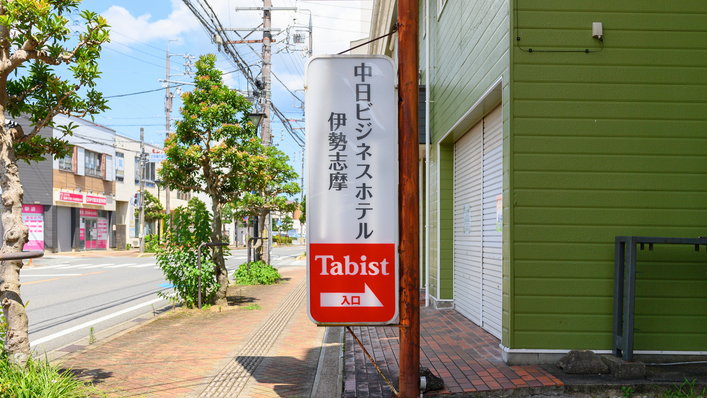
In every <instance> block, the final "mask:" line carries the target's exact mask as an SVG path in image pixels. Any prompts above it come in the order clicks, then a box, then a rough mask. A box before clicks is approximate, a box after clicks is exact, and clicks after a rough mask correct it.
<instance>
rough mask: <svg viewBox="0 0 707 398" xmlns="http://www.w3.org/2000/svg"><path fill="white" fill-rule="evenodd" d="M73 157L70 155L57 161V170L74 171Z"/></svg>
mask: <svg viewBox="0 0 707 398" xmlns="http://www.w3.org/2000/svg"><path fill="white" fill-rule="evenodd" d="M73 160H74V155H73V154H72V153H70V154H68V155H66V156H64V157H63V158H61V159H59V170H65V171H74V165H73V163H74V162H73Z"/></svg>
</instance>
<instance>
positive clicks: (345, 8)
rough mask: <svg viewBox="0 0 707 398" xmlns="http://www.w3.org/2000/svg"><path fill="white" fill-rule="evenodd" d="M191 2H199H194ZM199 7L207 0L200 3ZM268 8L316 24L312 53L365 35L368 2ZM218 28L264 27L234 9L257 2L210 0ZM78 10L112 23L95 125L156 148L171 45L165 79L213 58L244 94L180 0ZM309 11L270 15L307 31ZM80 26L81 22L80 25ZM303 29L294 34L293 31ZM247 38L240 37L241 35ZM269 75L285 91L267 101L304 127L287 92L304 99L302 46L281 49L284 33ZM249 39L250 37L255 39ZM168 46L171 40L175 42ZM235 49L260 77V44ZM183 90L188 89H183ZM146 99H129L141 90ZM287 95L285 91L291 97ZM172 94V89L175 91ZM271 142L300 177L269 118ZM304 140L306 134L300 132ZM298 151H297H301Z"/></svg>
mask: <svg viewBox="0 0 707 398" xmlns="http://www.w3.org/2000/svg"><path fill="white" fill-rule="evenodd" d="M192 1H193V2H194V3H196V2H197V0H192ZM201 1H202V2H203V1H204V0H201ZM272 2H273V7H298V8H299V9H300V10H303V9H306V10H309V11H310V12H311V14H312V24H313V27H314V28H313V31H314V33H313V35H312V39H313V43H314V44H313V54H314V55H318V54H332V53H338V52H340V51H343V50H346V49H348V48H349V47H350V41H352V40H358V39H361V38H363V37H366V36H368V29H369V20H370V13H371V6H372V2H373V1H372V0H320V1H311V0H272ZM208 4H209V5H210V6H211V7H212V8H213V9H214V11H215V12H216V14H217V15H218V18H219V20H220V21H221V24H222V26H224V27H232V28H252V27H257V26H258V25H259V24H260V23H262V12H261V11H245V10H241V11H236V7H262V5H263V2H262V0H208ZM80 9H87V10H90V11H94V12H97V13H99V14H101V15H102V16H104V17H105V18H106V19H107V21H108V24H109V25H111V42H110V43H109V44H106V45H104V47H103V51H102V55H101V60H100V63H99V68H100V70H101V72H102V77H101V79H100V81H99V82H98V84H97V89H98V90H99V91H101V92H102V93H103V95H104V96H105V97H107V98H108V100H109V102H108V106H109V107H110V108H111V109H110V110H108V111H106V112H104V113H102V114H99V115H96V116H95V118H94V122H95V123H97V124H100V125H103V126H106V127H108V128H111V129H113V130H115V131H116V132H117V133H118V134H122V135H125V136H129V137H132V138H136V139H139V137H140V127H143V128H144V129H145V141H146V142H148V143H153V144H155V145H161V144H162V142H163V141H164V138H165V131H166V126H165V124H166V123H165V122H166V117H165V89H164V88H163V83H161V82H160V81H159V80H160V79H163V80H164V79H165V78H166V53H167V46H168V45H169V52H170V54H178V55H174V56H171V57H170V59H171V61H170V75H171V76H170V79H171V80H173V81H180V82H190V81H192V79H193V77H192V76H185V75H182V74H183V73H184V70H185V67H184V65H183V64H184V63H185V62H186V59H185V58H184V56H185V55H190V56H192V57H194V58H193V59H192V60H191V62H195V60H196V58H198V56H199V55H203V54H207V53H212V54H216V55H217V57H218V61H217V63H216V66H217V67H218V68H220V69H221V70H222V71H224V72H225V73H226V74H225V75H224V81H225V83H226V84H227V85H228V86H229V87H231V88H233V89H240V90H246V89H247V88H248V87H247V84H246V81H245V79H244V78H243V77H242V76H241V75H240V73H239V72H237V71H235V69H236V67H235V66H234V65H235V64H234V63H232V62H229V60H228V58H227V57H226V56H225V55H223V54H220V53H218V50H217V47H216V45H215V44H213V43H212V41H211V38H210V37H208V35H207V33H206V31H205V30H204V29H203V28H202V26H201V24H200V22H199V21H198V20H197V19H196V18H195V17H194V15H193V14H192V13H191V11H190V10H189V9H188V8H187V7H186V5H185V4H184V2H183V0H139V1H138V0H121V1H117V0H84V1H83V2H82V3H81V5H80ZM310 12H307V11H297V12H294V11H273V12H272V14H273V18H272V19H273V21H272V25H273V28H280V29H282V30H283V31H284V30H285V29H286V28H287V27H288V26H292V25H308V24H309V13H310ZM77 22H78V21H77ZM294 30H300V29H296V28H292V29H291V30H290V31H291V32H293V31H294ZM247 33H248V32H241V35H243V36H244V35H245V34H247ZM273 35H276V36H275V40H276V43H275V44H274V46H273V49H272V53H273V60H272V65H273V73H274V74H275V75H276V76H277V77H278V78H279V79H280V80H281V81H282V82H283V83H284V85H286V86H287V89H286V88H285V87H283V85H282V84H281V83H279V82H278V81H277V80H276V79H275V78H273V79H272V88H273V89H272V101H273V103H274V104H275V106H277V107H278V108H279V109H280V110H281V111H282V112H283V113H285V115H286V116H287V117H288V118H289V119H296V120H301V121H302V122H295V121H293V122H292V125H293V127H295V128H303V127H304V122H303V120H304V112H303V110H302V109H301V107H302V104H301V103H299V101H297V100H296V99H295V97H294V96H293V95H292V94H291V93H290V92H289V91H292V92H294V93H295V94H296V95H297V96H298V97H299V98H301V99H304V93H303V91H299V92H297V90H303V89H304V81H305V77H304V70H305V64H306V62H307V54H306V43H308V39H306V37H307V36H306V34H305V44H297V45H290V46H286V45H285V43H286V42H287V34H285V33H282V34H280V35H277V33H276V32H273ZM261 37H262V36H261V34H260V33H258V32H256V33H253V34H252V35H251V36H250V37H248V39H259V38H261ZM172 40H173V41H172ZM251 46H252V49H251V48H249V47H248V46H247V45H244V44H241V45H238V46H237V49H238V52H239V54H241V57H242V58H244V59H245V60H246V61H247V62H248V64H249V65H252V67H251V70H252V71H253V75H257V74H258V73H259V71H260V64H259V57H258V56H257V55H256V54H255V52H254V50H255V51H257V53H258V54H261V51H262V47H261V45H260V44H251ZM181 89H182V90H183V91H188V90H190V88H189V86H182V88H181ZM150 90H157V91H151V92H148V93H143V94H134V93H139V92H143V91H150ZM288 90H289V91H288ZM172 92H174V88H172ZM180 105H181V101H180V99H179V97H178V96H175V98H174V103H173V107H172V109H173V110H172V114H171V117H172V118H173V119H178V118H179V117H180V115H179V107H180ZM271 120H272V122H273V125H272V134H273V143H274V144H276V145H277V146H278V147H279V148H280V149H281V150H282V151H283V152H285V154H287V155H288V156H289V157H290V159H291V160H290V163H291V164H292V165H293V167H295V170H296V171H297V172H298V173H301V167H302V166H301V162H302V157H301V156H302V155H301V148H300V147H299V145H298V144H297V143H296V141H295V140H294V139H293V138H292V137H290V136H289V134H288V133H287V132H286V131H285V130H284V129H283V126H282V124H281V123H280V122H279V121H277V120H275V119H271ZM299 131H301V132H302V136H304V129H301V130H299ZM298 152H299V153H298Z"/></svg>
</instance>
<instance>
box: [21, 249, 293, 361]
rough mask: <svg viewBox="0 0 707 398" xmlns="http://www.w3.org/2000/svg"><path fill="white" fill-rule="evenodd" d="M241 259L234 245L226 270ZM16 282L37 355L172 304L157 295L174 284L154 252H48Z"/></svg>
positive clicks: (276, 258)
mask: <svg viewBox="0 0 707 398" xmlns="http://www.w3.org/2000/svg"><path fill="white" fill-rule="evenodd" d="M304 251H305V248H304V246H291V247H283V248H274V249H273V252H272V254H273V261H272V264H273V266H275V267H276V268H279V267H284V266H293V265H294V266H304V262H302V261H299V262H295V261H294V260H295V258H296V257H297V256H299V255H301V254H303V253H304ZM245 261H246V251H245V250H232V251H231V256H230V257H229V258H227V259H226V268H227V269H228V273H229V275H230V276H232V275H233V271H234V270H235V269H236V267H238V265H240V264H242V263H244V262H245ZM20 282H21V283H22V287H21V294H22V298H23V300H24V301H25V303H26V304H27V313H28V316H29V332H30V334H29V338H30V344H31V345H32V348H33V350H35V353H39V354H43V353H45V352H49V351H52V350H55V349H57V348H60V347H64V346H66V345H68V344H71V343H72V342H75V341H78V340H79V339H82V338H86V337H88V335H89V331H90V328H91V327H93V328H94V334H95V335H97V336H101V334H103V335H105V334H107V333H112V332H118V331H120V330H122V329H127V328H128V327H130V326H132V325H134V324H135V323H131V321H133V320H141V319H142V320H144V319H145V318H147V317H151V316H154V314H153V311H154V312H160V311H162V310H164V309H166V308H170V307H171V304H170V303H169V302H168V301H167V300H165V299H164V298H160V297H158V295H157V293H159V292H161V293H163V294H170V293H171V292H172V289H171V286H170V285H169V284H168V283H167V281H166V280H165V279H164V275H163V274H162V271H161V270H160V269H159V268H158V267H157V265H156V260H155V258H154V257H143V258H129V257H105V256H103V257H68V256H53V257H52V256H49V257H46V258H42V259H38V260H35V262H34V266H33V267H28V268H24V269H23V270H22V272H21V273H20ZM136 318H137V319H136Z"/></svg>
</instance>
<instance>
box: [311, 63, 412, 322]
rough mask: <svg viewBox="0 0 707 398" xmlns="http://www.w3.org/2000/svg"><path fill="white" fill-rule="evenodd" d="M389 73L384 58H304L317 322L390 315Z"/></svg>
mask: <svg viewBox="0 0 707 398" xmlns="http://www.w3.org/2000/svg"><path fill="white" fill-rule="evenodd" d="M395 78H396V68H395V67H394V65H393V61H392V60H391V59H390V58H388V57H384V56H321V57H315V58H312V59H311V60H310V61H309V63H308V64H307V71H306V80H307V82H306V87H305V89H306V100H305V101H306V104H307V111H306V112H307V113H306V122H305V123H306V137H307V138H306V153H307V190H306V192H307V230H308V231H307V236H308V239H307V283H308V289H307V306H308V309H309V317H310V319H312V321H313V322H315V323H317V324H351V325H362V324H368V325H375V324H391V323H395V322H397V319H398V250H397V248H398V131H397V129H398V123H397V113H398V108H397V98H398V97H397V93H396V81H395Z"/></svg>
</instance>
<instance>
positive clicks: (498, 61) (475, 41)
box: [420, 0, 511, 342]
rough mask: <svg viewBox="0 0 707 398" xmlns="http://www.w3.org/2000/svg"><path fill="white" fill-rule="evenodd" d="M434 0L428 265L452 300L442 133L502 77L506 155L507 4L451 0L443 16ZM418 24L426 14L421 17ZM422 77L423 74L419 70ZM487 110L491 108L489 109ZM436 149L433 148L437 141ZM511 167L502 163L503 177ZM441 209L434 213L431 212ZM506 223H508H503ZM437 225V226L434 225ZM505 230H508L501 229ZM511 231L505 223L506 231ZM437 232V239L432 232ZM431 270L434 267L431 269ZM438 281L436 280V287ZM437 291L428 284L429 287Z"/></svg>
mask: <svg viewBox="0 0 707 398" xmlns="http://www.w3.org/2000/svg"><path fill="white" fill-rule="evenodd" d="M436 3H437V2H436V1H431V2H430V8H431V10H430V11H431V16H432V18H431V19H430V37H429V38H425V37H423V36H422V35H421V36H420V37H421V38H422V41H421V44H420V49H421V51H423V50H424V42H425V40H430V44H431V51H432V53H431V55H430V64H431V66H432V68H431V72H430V86H431V96H432V98H431V100H432V101H433V102H432V104H431V106H430V109H431V116H430V119H431V120H430V123H431V124H430V125H431V129H432V140H431V142H432V143H433V145H432V148H433V152H432V155H431V160H432V161H433V162H435V164H439V166H438V169H439V173H436V171H435V170H434V169H433V170H432V173H431V177H430V179H431V181H430V183H431V188H432V194H431V200H430V204H431V207H432V208H431V215H432V216H433V223H435V222H436V220H437V219H439V225H436V224H435V225H434V231H433V232H432V233H431V238H432V239H431V242H430V250H431V251H432V252H434V256H433V258H432V259H431V266H436V261H437V259H439V270H437V269H436V267H435V270H434V271H433V270H432V268H433V267H431V269H430V279H431V280H432V279H433V278H434V279H435V283H439V289H440V296H439V297H437V298H439V299H446V300H449V299H453V298H454V292H453V286H454V278H453V254H454V251H453V250H454V245H453V223H452V218H453V209H454V203H453V200H454V199H453V198H454V191H453V189H454V188H453V187H454V170H453V167H454V158H453V156H454V138H453V137H451V136H448V137H447V139H445V140H444V141H442V138H443V137H444V136H445V135H446V134H447V133H448V132H449V130H450V129H451V128H452V127H453V126H454V125H455V123H457V122H458V121H460V120H461V119H462V118H463V117H464V115H465V114H466V113H467V112H468V111H469V110H470V109H471V108H472V107H473V106H474V104H475V103H477V101H479V100H480V99H481V98H482V97H483V95H484V93H486V92H487V90H489V89H490V88H491V87H492V86H493V84H494V83H495V82H496V81H498V79H499V78H501V77H502V78H503V91H504V94H503V98H504V99H503V103H504V109H503V112H504V116H503V121H504V127H503V128H504V154H508V153H509V150H507V149H506V145H507V143H506V139H508V137H509V134H508V133H509V120H510V118H509V116H508V115H510V113H508V112H509V108H508V106H509V100H508V99H509V98H510V96H509V95H508V94H509V82H510V67H509V66H510V54H509V43H510V39H509V32H510V20H509V9H510V8H509V3H508V0H464V1H461V0H449V1H447V5H446V6H445V8H444V11H443V13H442V15H441V16H440V17H439V18H437V10H436ZM421 22H422V23H421V24H423V23H424V19H421ZM420 59H421V62H422V63H421V64H420V68H423V67H424V55H423V56H421V58H420ZM423 76H424V75H423ZM489 110H490V109H489ZM438 143H439V144H440V147H439V148H440V153H437V151H436V150H437V144H438ZM509 170H510V168H509V167H507V166H506V165H505V163H504V181H505V179H506V178H507V177H508V176H507V174H508V172H509ZM509 195H510V187H508V186H504V198H506V197H510V196H509ZM504 206H506V209H504V223H508V222H509V221H508V220H510V215H508V214H506V212H508V211H509V209H510V207H509V206H508V205H507V204H505V205H504ZM436 212H439V215H438V217H435V213H436ZM506 225H508V224H506ZM437 228H439V229H437ZM505 231H508V232H505ZM510 233H511V230H510V228H507V227H505V226H504V236H506V235H510ZM437 236H439V240H437V239H436V237H437ZM509 253H510V252H509V251H507V250H506V247H504V252H503V257H504V285H503V291H504V315H503V328H504V338H503V339H504V342H505V340H506V339H507V336H508V333H507V328H508V326H507V324H508V322H510V316H509V315H508V314H509V309H510V308H511V306H510V303H509V297H510V281H511V279H510V267H508V266H507V264H509V257H507V255H509ZM435 272H438V273H437V274H435ZM436 286H437V285H435V287H436ZM434 291H435V290H432V289H431V292H434Z"/></svg>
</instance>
